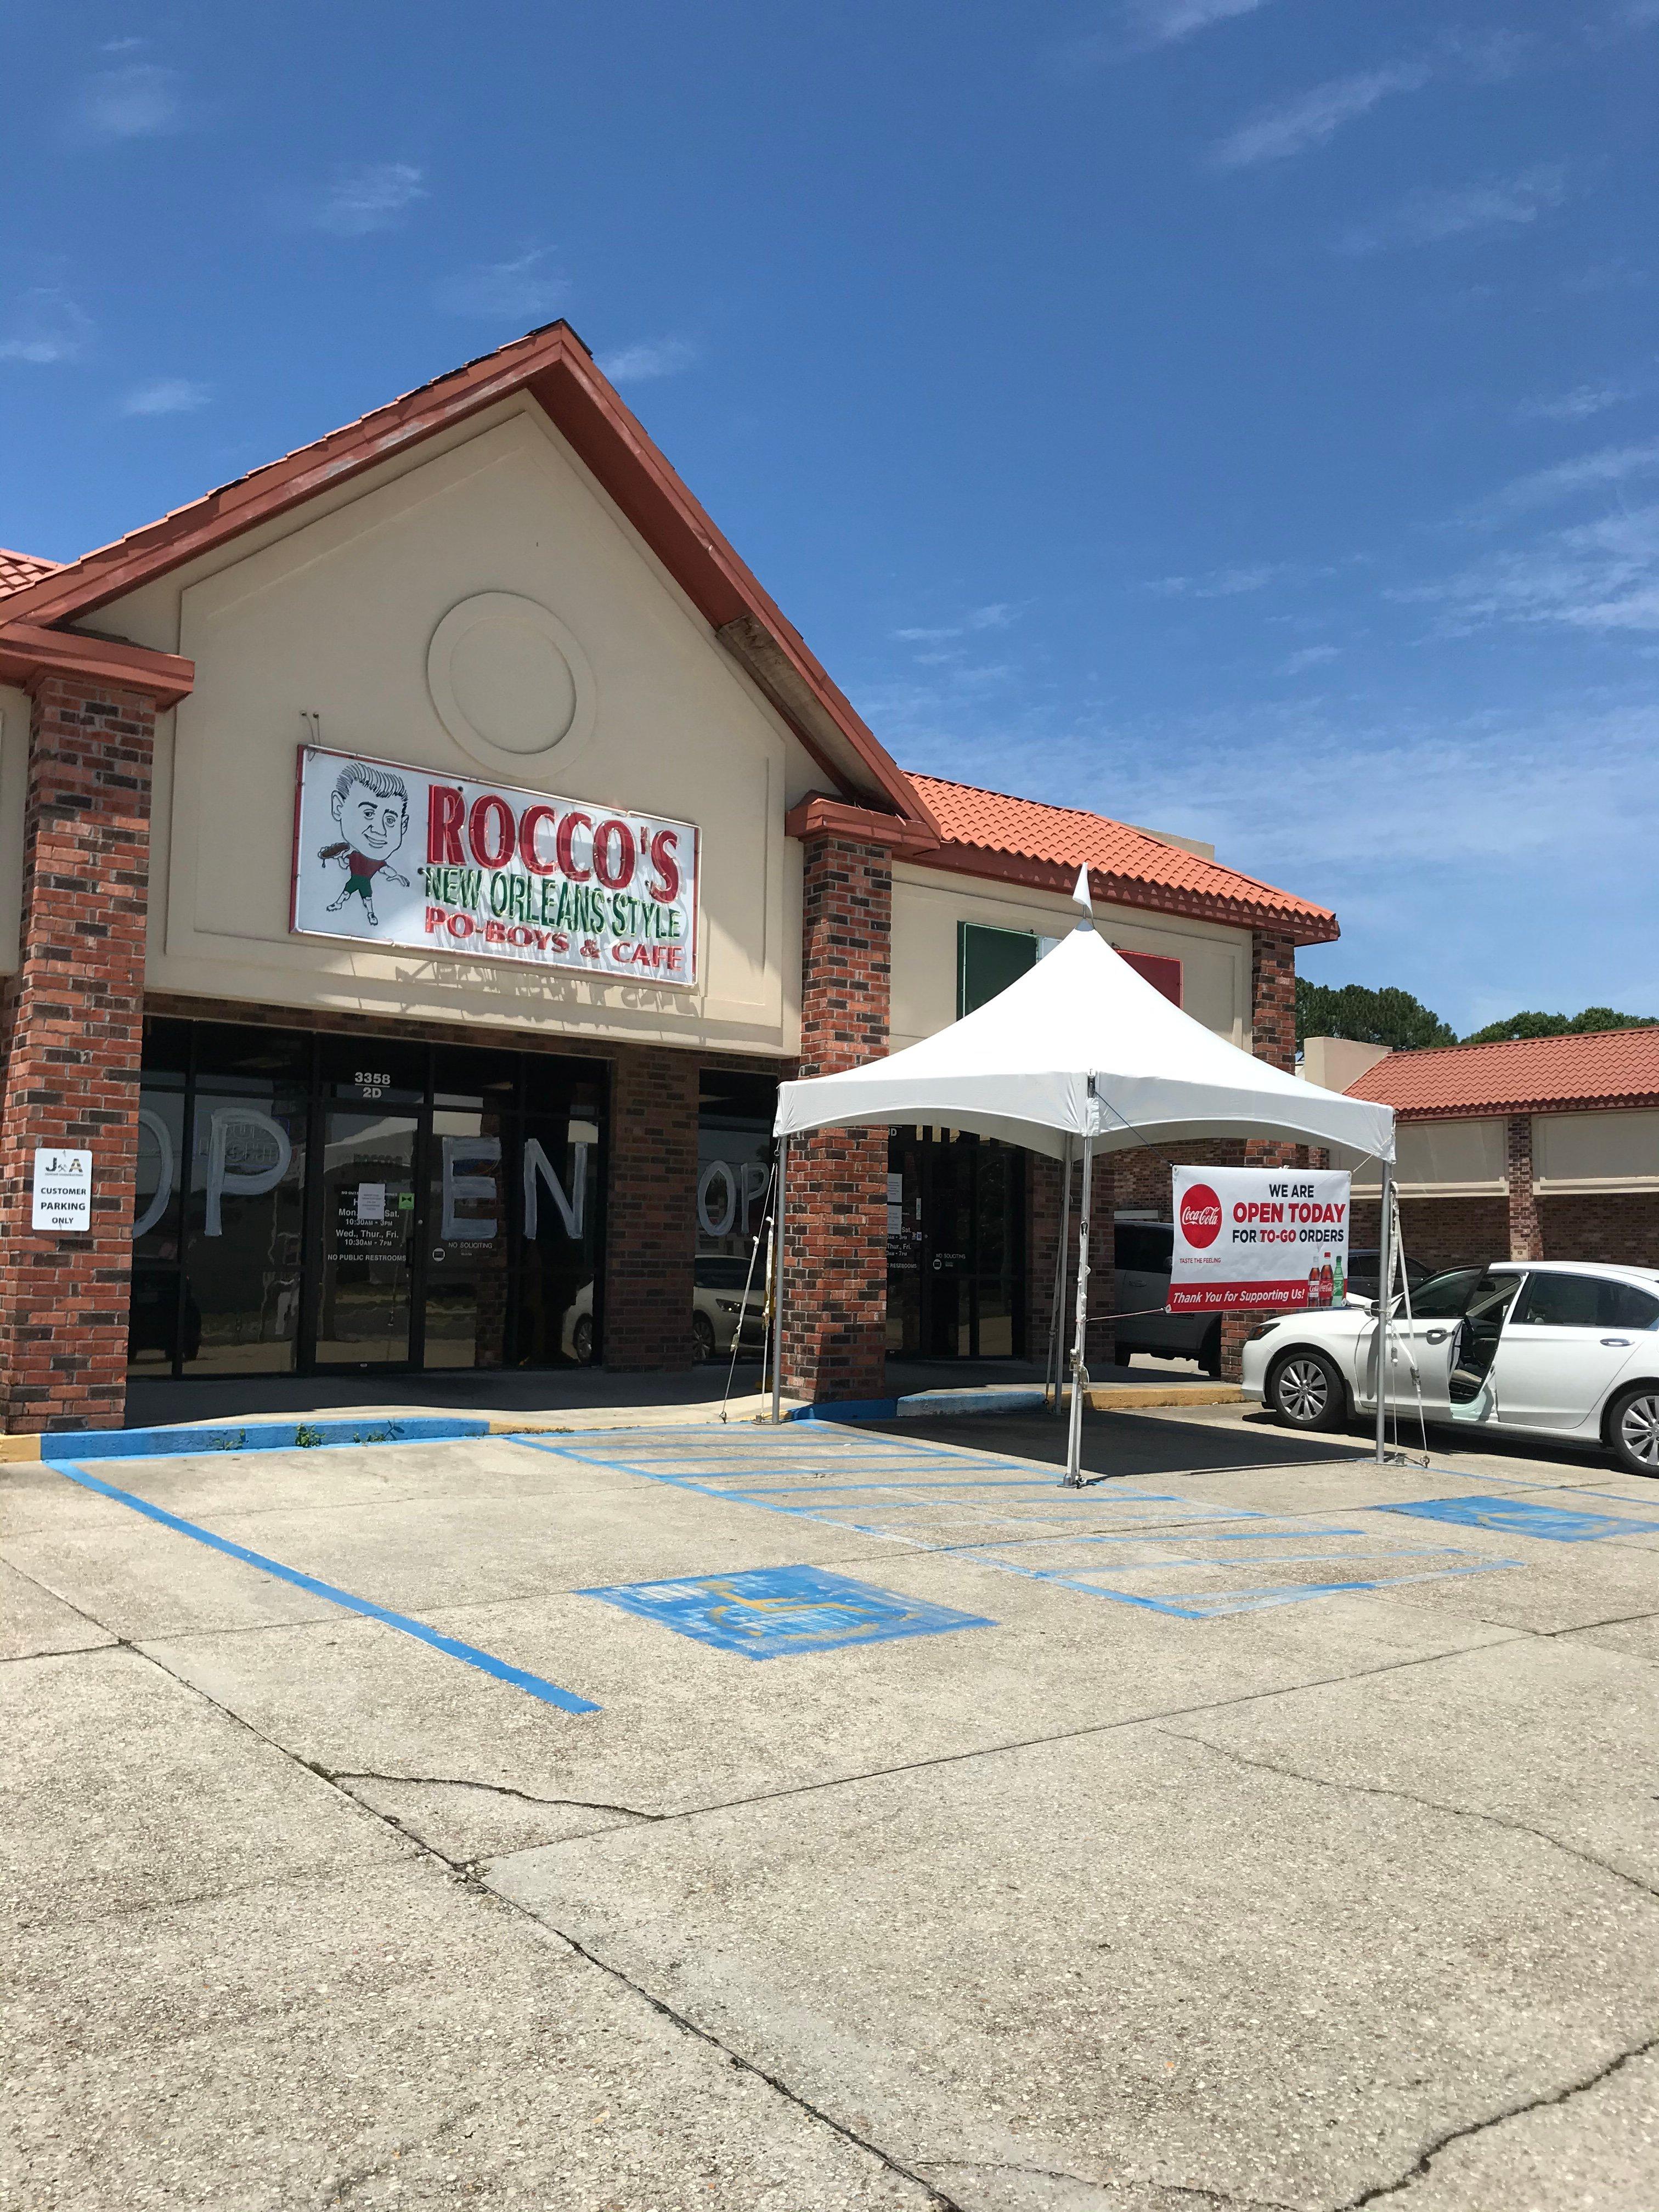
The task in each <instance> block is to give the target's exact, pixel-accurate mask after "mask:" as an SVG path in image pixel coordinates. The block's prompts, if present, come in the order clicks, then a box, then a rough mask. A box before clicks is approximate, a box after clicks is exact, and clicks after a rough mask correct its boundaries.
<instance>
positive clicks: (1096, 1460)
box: [857, 1411, 1364, 1475]
mask: <svg viewBox="0 0 1659 2212" xmlns="http://www.w3.org/2000/svg"><path fill="white" fill-rule="evenodd" d="M857 1425H858V1426H859V1427H860V1428H864V1429H870V1430H873V1431H879V1433H880V1434H882V1435H883V1436H890V1437H908V1439H909V1440H910V1441H911V1442H912V1443H939V1444H961V1445H963V1446H964V1447H965V1448H966V1449H969V1450H971V1451H987V1452H1003V1453H1006V1454H1007V1455H1008V1456H1009V1457H1010V1458H1012V1459H1029V1460H1036V1461H1037V1462H1040V1463H1041V1464H1042V1466H1045V1467H1064V1465H1065V1464H1066V1424H1065V1422H1064V1421H1063V1420H1056V1419H1054V1415H1053V1414H1051V1413H1043V1412H1041V1411H1038V1412H1033V1413H957V1414H952V1415H948V1416H946V1417H945V1419H940V1420H936V1421H929V1420H902V1421H860V1422H859V1423H858V1424H857ZM1363 1456H1364V1445H1363V1444H1362V1443H1358V1441H1357V1440H1356V1441H1348V1440H1342V1441H1339V1440H1338V1439H1337V1438H1335V1437H1300V1436H1286V1435H1285V1432H1284V1431H1283V1430H1273V1431H1269V1432H1268V1433H1267V1434H1266V1435H1264V1434H1263V1433H1262V1432H1261V1430H1259V1429H1250V1430H1241V1429H1237V1428H1234V1427H1233V1426H1231V1425H1227V1426H1225V1427H1223V1426H1221V1425H1219V1424H1217V1423H1212V1422H1199V1421H1176V1420H1171V1419H1170V1418H1169V1417H1168V1416H1167V1415H1162V1416H1159V1417H1157V1418H1152V1417H1149V1416H1147V1415H1146V1414H1138V1413H1091V1414H1089V1415H1088V1416H1087V1417H1086V1418H1085V1421H1084V1424H1083V1467H1084V1472H1085V1474H1127V1475H1157V1474H1194V1473H1200V1474H1201V1473H1204V1472H1206V1471H1208V1470H1210V1469H1212V1468H1232V1467H1306V1466H1308V1465H1310V1463H1312V1462H1317V1461H1323V1460H1348V1459H1356V1458H1363Z"/></svg>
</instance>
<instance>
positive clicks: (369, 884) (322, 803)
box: [290, 745, 698, 988]
mask: <svg viewBox="0 0 1659 2212" xmlns="http://www.w3.org/2000/svg"><path fill="white" fill-rule="evenodd" d="M294 833H295V834H294V898H293V910H292V915H291V917H290V926H291V927H293V928H294V929H295V930H297V931H299V932H301V933H303V934H305V935H308V936H315V937H348V938H355V939H357V940H358V941H359V942H360V943H363V944H379V945H398V946H402V947H406V948H408V949H410V950H411V951H422V952H437V953H449V954H453V955H460V956H462V957H465V958H469V959H479V958H482V959H485V960H515V961H523V962H525V963H527V964H529V965H530V966H532V967H539V968H562V969H565V970H567V971H571V970H574V972H575V973H576V974H578V975H592V976H595V977H603V978H605V979H606V980H607V981H611V982H613V983H636V984H637V983H649V984H669V985H671V986H676V987H680V988H684V987H688V986H690V985H692V984H695V983H696V981H697V844H698V839H697V832H696V829H695V828H694V827H693V825H692V824H691V823H689V822H670V821H666V820H665V819H664V818H663V817H661V816H659V815H647V814H641V813H640V812H639V811H637V810H635V809H634V808H624V807H611V806H600V805H597V804H596V803H595V802H594V801H593V800H592V799H580V800H579V799H552V798H550V797H549V796H548V795H547V794H546V793H543V792H534V791H517V790H513V789H511V788H509V787H506V786H504V785H496V784H490V783H477V782H474V781H472V780H471V778H470V777H466V776H449V775H432V774H430V773H429V772H428V770H426V769H416V768H408V767H405V766H403V765H402V764H401V763H397V762H392V761H381V760H369V759H367V758H364V757H359V756H357V755H356V754H351V753H331V752H325V751H323V750H321V749H320V747H319V746H315V745H306V746H303V747H302V748H301V753H300V781H299V791H298V793H297V796H296V799H295V821H294Z"/></svg>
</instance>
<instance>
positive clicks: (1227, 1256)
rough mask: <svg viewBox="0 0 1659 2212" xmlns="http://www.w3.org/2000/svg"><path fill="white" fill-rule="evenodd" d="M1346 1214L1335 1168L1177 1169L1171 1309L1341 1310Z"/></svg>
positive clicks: (1343, 1181) (1344, 1188)
mask: <svg viewBox="0 0 1659 2212" xmlns="http://www.w3.org/2000/svg"><path fill="white" fill-rule="evenodd" d="M1348 1213H1349V1190H1348V1176H1347V1175H1346V1172H1344V1171H1339V1170H1334V1169H1330V1170H1324V1169H1306V1168H1282V1169H1281V1168H1177V1169H1176V1171H1175V1253H1174V1257H1173V1261H1172V1263H1171V1265H1170V1298H1169V1306H1168V1310H1169V1311H1170V1313H1222V1312H1225V1311H1227V1310H1230V1309H1236V1308H1243V1309H1249V1308H1250V1307H1255V1306H1260V1307H1268V1306H1340V1305H1341V1304H1345V1303H1346V1297H1347V1286H1348Z"/></svg>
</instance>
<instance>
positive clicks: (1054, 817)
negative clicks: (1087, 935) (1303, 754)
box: [910, 774, 1338, 945]
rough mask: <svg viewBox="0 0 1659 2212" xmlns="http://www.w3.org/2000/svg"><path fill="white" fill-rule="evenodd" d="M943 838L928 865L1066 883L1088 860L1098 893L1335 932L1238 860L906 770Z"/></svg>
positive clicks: (1290, 929) (1249, 923)
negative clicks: (1241, 868)
mask: <svg viewBox="0 0 1659 2212" xmlns="http://www.w3.org/2000/svg"><path fill="white" fill-rule="evenodd" d="M910 781H911V782H912V783H913V784H915V787H916V789H917V790H918V791H919V792H920V793H921V797H922V799H923V800H924V802H925V803H926V805H927V808H928V810H929V811H930V812H931V813H932V814H933V817H934V818H935V820H936V821H937V822H938V823H939V827H940V829H942V830H943V831H944V833H945V841H946V842H945V845H944V846H943V847H942V848H941V849H940V850H939V852H938V853H936V854H926V855H923V856H921V858H922V860H923V864H924V865H925V866H928V867H940V868H949V869H951V870H952V871H953V872H959V871H961V870H963V868H964V866H966V867H967V869H968V870H969V872H973V873H975V874H980V875H987V876H992V877H996V878H1000V879H1002V880H1003V881H1006V882H1014V883H1025V884H1032V885H1035V886H1037V887H1039V888H1042V889H1047V890H1067V891H1069V890H1071V888H1072V886H1073V884H1074V883H1075V881H1076V880H1077V872H1078V870H1079V868H1080V867H1085V866H1086V867H1087V869H1088V871H1089V881H1090V885H1091V889H1092V890H1093V892H1094V894H1095V896H1096V897H1097V898H1101V899H1104V900H1107V901H1109V902H1111V903H1112V904H1114V905H1121V906H1141V907H1156V908H1161V909H1162V910H1163V911H1164V912H1165V913H1170V914H1190V915H1200V916H1201V917H1202V918H1204V919H1205V920H1206V921H1225V922H1231V923H1232V924H1233V925H1234V926H1235V927H1242V928H1252V927H1254V928H1257V929H1271V930H1277V931H1279V932H1281V933H1283V934H1284V935H1285V936H1286V937H1290V938H1292V939H1295V941H1296V942H1297V944H1298V945H1317V944H1322V943H1324V942H1325V941H1327V940H1328V939H1331V938H1334V937H1335V936H1336V935H1337V934H1338V930H1337V923H1336V916H1335V915H1334V914H1333V913H1331V911H1330V909H1329V908H1328V907H1322V906H1315V905H1313V904H1312V903H1311V902H1310V901H1309V900H1307V899H1299V898H1296V897H1293V896H1291V893H1290V892H1289V891H1281V890H1275V889H1274V887H1273V885H1272V884H1264V883H1261V882H1259V881H1258V880H1257V878H1255V877H1254V876H1245V875H1241V874H1240V873H1239V872H1238V871H1237V869H1236V868H1225V867H1223V866H1221V865H1220V864H1219V863H1218V861H1215V860H1204V859H1202V858H1200V855H1199V854H1196V853H1188V852H1183V851H1182V848H1180V847H1179V846H1177V845H1166V844H1164V842H1162V841H1161V840H1160V839H1158V838H1157V837H1153V836H1149V834H1148V833H1147V832H1146V830H1145V829H1131V828H1130V827H1129V825H1128V824H1127V823H1124V822H1113V821H1111V820H1109V818H1108V817H1106V816H1105V815H1103V814H1085V813H1084V812H1083V811H1081V810H1080V809H1079V808H1077V807H1072V806H1045V805H1042V803H1041V802H1040V801H1039V800H1037V799H1012V798H1010V797H1008V796H1007V795H1006V793H1003V792H1000V791H981V790H980V789H978V788H977V787H975V785H973V784H968V783H946V782H945V781H942V780H941V779H940V778H939V777H938V776H933V775H914V774H913V775H911V778H910Z"/></svg>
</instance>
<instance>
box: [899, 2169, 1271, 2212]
mask: <svg viewBox="0 0 1659 2212" xmlns="http://www.w3.org/2000/svg"><path fill="white" fill-rule="evenodd" d="M916 2163H917V2165H918V2166H925V2167H927V2168H930V2169H933V2170H938V2169H939V2168H941V2167H942V2168H944V2169H945V2171H946V2172H962V2173H1017V2174H1024V2175H1029V2176H1030V2179H1032V2180H1034V2181H1064V2182H1067V2183H1069V2184H1070V2185H1071V2186H1072V2187H1073V2188H1074V2189H1093V2190H1097V2191H1099V2192H1100V2193H1101V2194H1102V2195H1105V2194H1107V2193H1108V2192H1110V2193H1112V2194H1114V2195H1115V2193H1116V2192H1117V2191H1118V2190H1120V2189H1126V2188H1127V2189H1155V2190H1157V2191H1158V2193H1159V2195H1160V2196H1166V2197H1196V2198H1197V2199H1198V2200H1199V2201H1200V2203H1205V2204H1231V2205H1234V2206H1236V2207H1237V2212H1304V2208H1303V2207H1301V2206H1300V2205H1296V2204H1288V2203H1285V2200H1284V2198H1283V2197H1235V2196H1234V2195H1233V2194H1232V2193H1231V2191H1229V2190H1225V2189H1206V2188H1202V2187H1200V2186H1198V2185H1196V2184H1194V2183H1190V2182H1181V2181H1152V2180H1146V2179H1138V2180H1134V2181H1127V2182H1119V2181H1097V2180H1096V2179H1094V2178H1093V2177H1092V2176H1091V2175H1090V2174H1085V2173H1067V2172H1066V2171H1065V2170H1064V2169H1063V2168H1062V2167H1060V2166H1015V2165H1012V2164H1011V2163H1010V2162H1009V2161H1008V2160H1005V2159H997V2158H923V2159H918V2160H917V2161H916Z"/></svg>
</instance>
